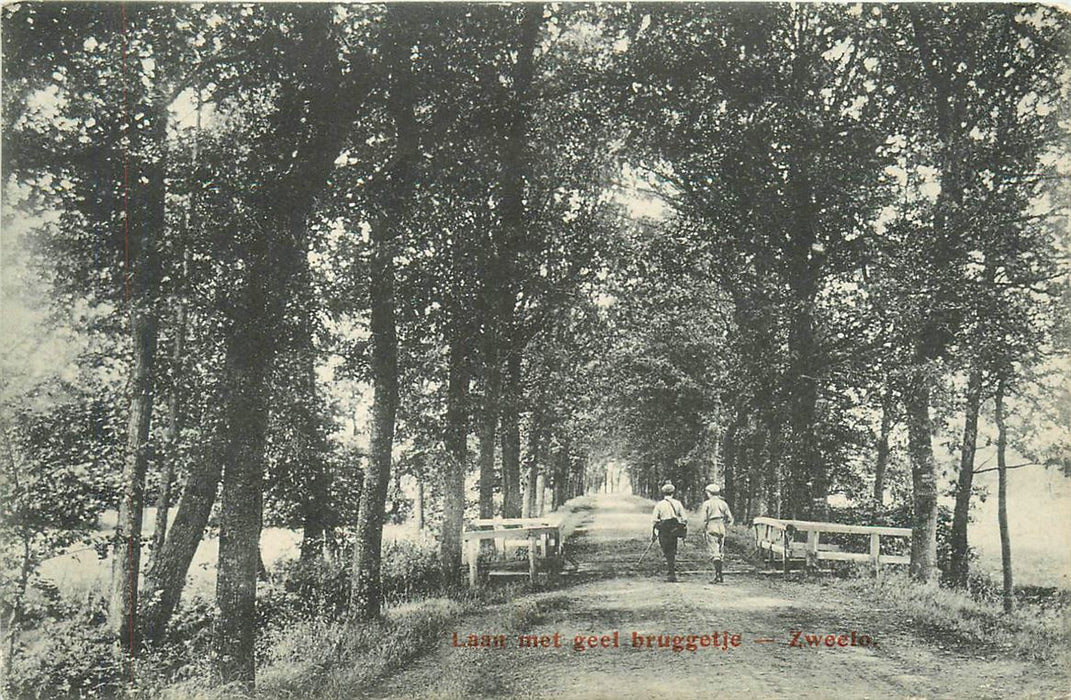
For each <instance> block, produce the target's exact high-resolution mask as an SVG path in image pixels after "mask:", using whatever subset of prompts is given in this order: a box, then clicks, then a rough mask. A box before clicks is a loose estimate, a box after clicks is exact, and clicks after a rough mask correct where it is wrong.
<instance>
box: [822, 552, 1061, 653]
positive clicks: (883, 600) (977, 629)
mask: <svg viewBox="0 0 1071 700" xmlns="http://www.w3.org/2000/svg"><path fill="white" fill-rule="evenodd" d="M802 585H805V586H814V587H816V588H825V587H828V586H833V587H835V588H836V589H837V590H838V591H839V592H841V593H843V594H845V595H846V596H848V597H852V598H857V599H860V600H867V601H869V602H871V603H873V604H874V605H875V606H876V607H880V608H881V609H883V610H886V611H888V612H891V613H892V614H893V615H894V616H895V617H896V618H897V619H898V620H899V621H901V622H903V623H905V624H910V626H911V627H912V628H914V629H916V630H919V631H920V632H921V633H922V634H923V635H924V636H927V637H930V638H932V641H938V642H943V643H949V644H952V645H954V646H956V647H959V648H960V651H962V652H964V653H968V654H971V655H978V656H993V657H996V656H1013V657H1017V658H1020V659H1023V660H1027V661H1033V662H1036V663H1040V664H1045V665H1062V666H1064V667H1065V668H1066V667H1067V665H1068V662H1069V661H1071V653H1069V651H1071V616H1069V614H1068V613H1069V611H1068V610H1067V609H1066V608H1063V607H1051V606H1041V605H1024V606H1021V607H1019V608H1018V609H1016V610H1015V611H1014V612H1013V613H1012V614H1010V615H1008V614H1004V612H1003V609H1002V608H1001V606H1000V605H999V604H997V603H993V602H988V601H979V600H976V599H974V598H972V597H971V596H970V595H969V594H968V593H966V592H964V591H958V590H954V589H949V588H942V587H941V586H939V585H937V584H929V585H926V584H920V583H918V582H916V581H913V580H911V579H910V578H909V577H908V576H907V574H906V573H904V572H888V573H883V574H882V575H881V576H880V577H879V578H870V577H866V576H861V577H858V578H849V579H842V580H838V579H827V580H825V581H823V582H821V583H817V582H812V583H803V584H802ZM816 595H821V593H820V592H818V591H816Z"/></svg>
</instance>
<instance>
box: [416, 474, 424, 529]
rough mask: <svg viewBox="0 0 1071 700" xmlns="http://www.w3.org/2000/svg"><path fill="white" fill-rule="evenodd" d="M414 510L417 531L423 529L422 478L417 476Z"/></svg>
mask: <svg viewBox="0 0 1071 700" xmlns="http://www.w3.org/2000/svg"><path fill="white" fill-rule="evenodd" d="M414 510H415V511H416V513H415V515H416V526H417V529H418V530H423V529H424V477H422V476H418V477H417V482H416V503H415V504H414Z"/></svg>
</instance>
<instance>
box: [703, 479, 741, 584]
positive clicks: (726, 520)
mask: <svg viewBox="0 0 1071 700" xmlns="http://www.w3.org/2000/svg"><path fill="white" fill-rule="evenodd" d="M706 491H707V496H708V498H707V500H705V501H704V502H703V507H702V509H700V511H699V512H700V513H702V516H703V539H705V540H706V542H707V548H708V549H709V550H710V560H711V561H712V562H714V580H713V581H711V583H723V582H724V581H725V579H724V578H723V577H722V573H721V565H722V559H723V558H724V554H723V553H722V550H723V547H722V545H723V544H724V543H725V526H726V525H732V524H733V514H732V513H730V512H729V504H728V503H726V502H725V501H723V500H722V499H721V496H720V495H719V494H721V487H720V486H718V485H717V484H708V485H707V488H706Z"/></svg>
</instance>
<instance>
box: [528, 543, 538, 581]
mask: <svg viewBox="0 0 1071 700" xmlns="http://www.w3.org/2000/svg"><path fill="white" fill-rule="evenodd" d="M538 541H539V534H538V533H536V532H529V533H528V580H529V581H531V582H532V583H535V580H536V544H537V543H538Z"/></svg>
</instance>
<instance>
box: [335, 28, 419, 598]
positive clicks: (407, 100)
mask: <svg viewBox="0 0 1071 700" xmlns="http://www.w3.org/2000/svg"><path fill="white" fill-rule="evenodd" d="M409 12H410V11H409V10H407V9H404V8H391V9H390V10H389V11H388V16H387V18H386V19H385V22H387V23H388V29H387V30H386V32H385V35H384V45H383V55H384V60H385V62H386V70H387V71H388V76H389V78H388V79H389V83H388V96H387V112H388V114H389V115H390V119H391V121H392V123H393V126H394V154H393V157H392V159H391V163H390V166H389V170H388V172H387V175H386V178H385V182H383V183H382V185H381V187H382V190H381V194H380V197H381V200H380V201H379V202H377V203H376V204H375V205H374V206H376V216H375V220H374V221H373V223H372V224H371V226H372V240H371V245H372V251H371V263H370V268H369V305H370V307H371V322H370V331H371V345H372V361H371V369H372V384H373V391H374V397H373V400H372V426H371V430H372V435H371V439H370V443H369V459H368V464H367V467H366V468H365V476H364V488H363V489H362V491H361V505H360V510H359V512H358V520H357V532H356V536H355V541H354V554H353V583H352V588H351V591H350V613H351V614H352V615H353V616H355V617H356V618H358V619H369V618H373V617H378V616H379V614H380V609H381V605H382V592H381V590H380V581H379V572H380V556H381V547H382V537H383V507H384V502H385V500H386V495H387V484H388V482H389V481H390V473H391V450H392V448H393V445H394V428H395V425H394V421H395V413H396V411H397V407H398V340H397V329H396V326H395V323H396V322H395V297H394V274H395V273H394V256H395V250H396V246H397V240H398V238H399V237H400V236H401V235H402V233H403V231H404V230H405V229H404V227H405V226H406V224H407V222H408V221H409V206H410V202H409V200H410V197H411V196H412V195H411V193H412V190H413V186H414V179H415V176H416V168H417V158H418V156H419V151H418V143H419V135H418V133H417V131H416V129H417V125H416V119H415V115H414V107H415V104H416V95H414V94H413V85H412V79H411V69H410V66H409V64H410V61H411V60H412V59H411V58H410V56H409V52H408V47H409V46H411V43H408V42H409V39H410V32H411V31H412V29H411V28H410V24H409V22H410V21H411V20H410V19H409V17H408V14H409Z"/></svg>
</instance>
